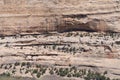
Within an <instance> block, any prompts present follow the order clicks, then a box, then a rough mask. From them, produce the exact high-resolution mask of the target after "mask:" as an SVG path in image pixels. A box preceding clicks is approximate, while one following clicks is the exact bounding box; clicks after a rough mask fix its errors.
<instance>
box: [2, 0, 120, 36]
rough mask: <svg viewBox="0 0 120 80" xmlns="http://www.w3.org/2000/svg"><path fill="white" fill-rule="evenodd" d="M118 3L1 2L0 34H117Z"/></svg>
mask: <svg viewBox="0 0 120 80" xmlns="http://www.w3.org/2000/svg"><path fill="white" fill-rule="evenodd" d="M119 14H120V1H119V0H104V1H103V0H0V34H1V35H14V34H20V33H39V32H44V31H59V32H63V31H68V30H88V31H113V32H120V24H119V23H120V15H119Z"/></svg>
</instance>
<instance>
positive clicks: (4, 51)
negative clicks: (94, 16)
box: [0, 31, 120, 80]
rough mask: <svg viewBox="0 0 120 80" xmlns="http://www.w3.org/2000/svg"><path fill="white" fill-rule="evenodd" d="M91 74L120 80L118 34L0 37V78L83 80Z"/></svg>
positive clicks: (56, 34) (86, 33)
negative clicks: (2, 76) (0, 76)
mask: <svg viewBox="0 0 120 80" xmlns="http://www.w3.org/2000/svg"><path fill="white" fill-rule="evenodd" d="M64 69H65V70H64ZM39 71H42V73H41V72H39ZM59 71H61V72H63V74H64V73H65V75H63V74H62V73H60V72H59ZM65 71H67V73H68V74H67V73H66V72H65ZM70 71H71V72H70ZM95 72H96V73H101V74H104V75H105V76H106V77H109V78H110V79H116V80H120V33H103V32H98V33H96V32H84V31H82V32H80V31H75V32H74V31H73V32H65V33H57V32H51V33H46V34H21V35H14V36H13V35H12V36H1V37H0V74H1V75H7V76H13V77H29V78H32V79H30V80H35V79H40V80H84V79H85V77H87V75H86V74H85V73H87V74H88V73H95ZM77 73H79V75H77ZM80 73H81V75H80ZM25 80H27V79H25ZM28 80H29V79H28ZM85 80H87V79H85ZM105 80H107V79H105ZM108 80H109V79H108Z"/></svg>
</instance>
